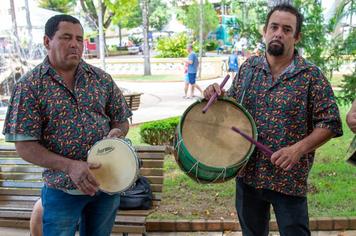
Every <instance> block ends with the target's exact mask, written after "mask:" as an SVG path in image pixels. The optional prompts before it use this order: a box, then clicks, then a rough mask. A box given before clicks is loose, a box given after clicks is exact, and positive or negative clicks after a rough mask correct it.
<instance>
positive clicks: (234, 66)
mask: <svg viewBox="0 0 356 236" xmlns="http://www.w3.org/2000/svg"><path fill="white" fill-rule="evenodd" d="M237 53H238V50H237V48H235V49H233V51H232V53H231V55H230V56H229V59H228V65H229V72H230V74H231V78H235V75H236V74H237V72H238V71H239V57H238V55H237Z"/></svg>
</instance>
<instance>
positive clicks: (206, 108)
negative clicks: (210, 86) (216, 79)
mask: <svg viewBox="0 0 356 236" xmlns="http://www.w3.org/2000/svg"><path fill="white" fill-rule="evenodd" d="M229 78H230V75H226V77H225V78H224V80H223V81H222V82H221V84H220V89H222V88H223V87H224V86H225V84H226V82H227V81H228V80H229ZM217 97H218V94H217V92H215V93H214V95H213V96H211V98H210V99H209V101H208V103H207V104H206V105H205V107H204V108H203V113H205V112H206V111H207V110H208V109H209V107H210V106H211V104H212V103H213V102H214V101H215V99H216V98H217Z"/></svg>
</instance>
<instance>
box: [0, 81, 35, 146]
mask: <svg viewBox="0 0 356 236" xmlns="http://www.w3.org/2000/svg"><path fill="white" fill-rule="evenodd" d="M41 127H42V122H41V118H40V109H39V102H38V100H37V98H36V95H35V91H34V88H33V87H31V86H30V83H29V82H28V81H27V82H26V81H19V82H18V83H17V84H16V86H15V87H14V90H13V92H12V96H11V99H10V105H9V107H8V111H7V115H6V119H5V123H4V129H3V134H4V135H5V141H7V142H15V141H29V140H40V139H41V135H42V131H41Z"/></svg>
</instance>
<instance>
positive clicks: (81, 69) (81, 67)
mask: <svg viewBox="0 0 356 236" xmlns="http://www.w3.org/2000/svg"><path fill="white" fill-rule="evenodd" d="M86 72H87V73H91V74H94V71H92V69H91V67H90V66H89V64H88V63H86V62H85V61H84V60H83V59H80V62H79V64H78V67H77V71H76V73H75V77H78V76H81V75H83V74H84V73H86ZM49 73H53V74H56V70H55V69H54V68H53V66H52V65H51V63H50V62H49V58H48V56H46V57H45V59H44V60H43V62H42V65H41V72H40V76H41V77H42V76H44V75H46V74H49Z"/></svg>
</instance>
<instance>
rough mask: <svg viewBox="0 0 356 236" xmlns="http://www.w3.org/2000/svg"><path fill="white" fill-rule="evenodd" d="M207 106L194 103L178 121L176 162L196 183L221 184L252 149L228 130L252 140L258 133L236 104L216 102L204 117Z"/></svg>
mask: <svg viewBox="0 0 356 236" xmlns="http://www.w3.org/2000/svg"><path fill="white" fill-rule="evenodd" d="M206 103H207V101H205V100H203V101H197V102H195V103H193V104H192V105H190V106H189V107H188V108H187V110H186V111H185V112H184V114H183V116H182V117H181V119H180V123H179V125H178V127H177V132H176V135H175V140H174V147H175V159H176V161H177V163H178V165H179V166H180V168H181V169H182V170H183V171H184V172H185V173H186V174H188V175H189V177H191V178H192V179H193V180H195V181H197V182H199V183H215V182H224V181H226V180H229V179H231V178H233V177H235V176H236V175H237V173H238V171H239V170H240V168H241V167H243V166H244V165H245V164H246V162H247V161H248V159H249V157H250V155H251V154H252V152H253V150H254V147H255V146H254V145H253V144H251V143H250V142H249V141H247V140H246V139H245V138H243V137H242V136H241V135H238V134H236V132H234V131H233V130H232V129H231V127H232V126H235V127H237V128H239V129H241V130H242V131H244V132H245V133H246V134H248V135H249V136H250V137H252V138H253V139H255V140H256V139H257V129H256V125H255V123H254V121H253V119H252V117H251V115H250V114H249V113H248V112H247V110H246V109H245V108H244V107H242V106H241V105H239V104H237V103H236V102H234V101H232V100H230V99H227V98H219V99H218V100H217V101H216V102H215V103H214V104H212V105H211V106H210V108H209V109H208V111H207V112H206V113H205V114H203V113H202V109H203V107H204V106H205V105H206Z"/></svg>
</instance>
